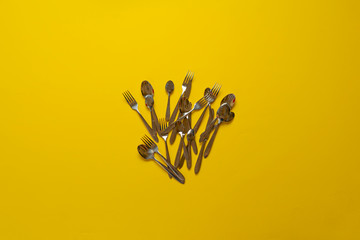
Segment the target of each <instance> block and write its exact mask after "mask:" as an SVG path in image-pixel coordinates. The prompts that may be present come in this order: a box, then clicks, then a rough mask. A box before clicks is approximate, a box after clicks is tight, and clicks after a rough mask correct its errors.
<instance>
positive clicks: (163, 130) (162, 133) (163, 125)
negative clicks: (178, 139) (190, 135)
mask: <svg viewBox="0 0 360 240" xmlns="http://www.w3.org/2000/svg"><path fill="white" fill-rule="evenodd" d="M159 124H160V132H159V135H160V137H161V138H162V139H164V142H165V148H166V160H167V162H168V163H171V161H170V154H169V148H168V144H167V137H168V135H169V132H166V129H167V127H168V126H167V125H168V124H167V122H166V120H165V119H164V118H160V119H159Z"/></svg>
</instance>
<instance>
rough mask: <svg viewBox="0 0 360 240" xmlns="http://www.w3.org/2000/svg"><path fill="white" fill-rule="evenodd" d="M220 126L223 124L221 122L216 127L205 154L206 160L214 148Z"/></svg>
mask: <svg viewBox="0 0 360 240" xmlns="http://www.w3.org/2000/svg"><path fill="white" fill-rule="evenodd" d="M220 124H221V122H220V123H218V124H217V125H216V127H215V131H214V133H213V135H212V136H211V139H210V141H209V143H208V145H207V146H206V149H205V153H204V157H205V158H207V156H209V154H210V150H211V147H212V145H213V143H214V140H215V137H216V134H217V132H218V130H219V126H220Z"/></svg>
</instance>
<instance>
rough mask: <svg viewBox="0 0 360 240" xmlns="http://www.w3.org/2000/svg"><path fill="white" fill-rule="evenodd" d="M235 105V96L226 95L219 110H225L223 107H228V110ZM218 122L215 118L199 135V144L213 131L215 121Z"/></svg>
mask: <svg viewBox="0 0 360 240" xmlns="http://www.w3.org/2000/svg"><path fill="white" fill-rule="evenodd" d="M234 104H235V95H234V94H228V95H226V96H225V97H224V98H223V99H222V100H221V103H220V108H223V109H225V108H224V107H221V106H224V105H228V106H229V107H230V109H231V108H232V107H233V106H234ZM217 120H218V117H216V118H215V119H214V120H213V121H212V122H211V123H210V126H209V127H207V128H206V130H205V131H204V132H203V133H202V134H201V135H200V140H199V142H202V141H203V140H204V138H205V136H207V135H209V134H210V133H211V131H212V130H214V126H215V123H216V121H217Z"/></svg>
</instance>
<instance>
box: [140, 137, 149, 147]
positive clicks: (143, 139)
mask: <svg viewBox="0 0 360 240" xmlns="http://www.w3.org/2000/svg"><path fill="white" fill-rule="evenodd" d="M141 141H143V143H144V144H145V145H146V146H147V147H148V148H150V146H151V145H150V144H149V142H148V141H147V139H146V138H145V137H142V138H141Z"/></svg>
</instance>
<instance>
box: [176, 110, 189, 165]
mask: <svg viewBox="0 0 360 240" xmlns="http://www.w3.org/2000/svg"><path fill="white" fill-rule="evenodd" d="M190 109H191V103H190ZM183 110H184V109H183ZM183 125H184V131H183V133H184V134H185V135H186V136H187V133H188V132H189V131H190V130H191V114H189V115H188V116H186V118H184V120H183ZM184 139H185V138H184ZM184 146H185V148H184V152H183V155H182V156H181V159H180V164H179V167H178V168H180V169H181V168H182V167H183V165H184V162H185V159H186V165H187V168H188V169H190V168H191V164H192V163H191V162H192V159H191V157H192V156H191V142H190V141H188V142H187V144H185V142H184ZM185 150H186V151H185Z"/></svg>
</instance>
